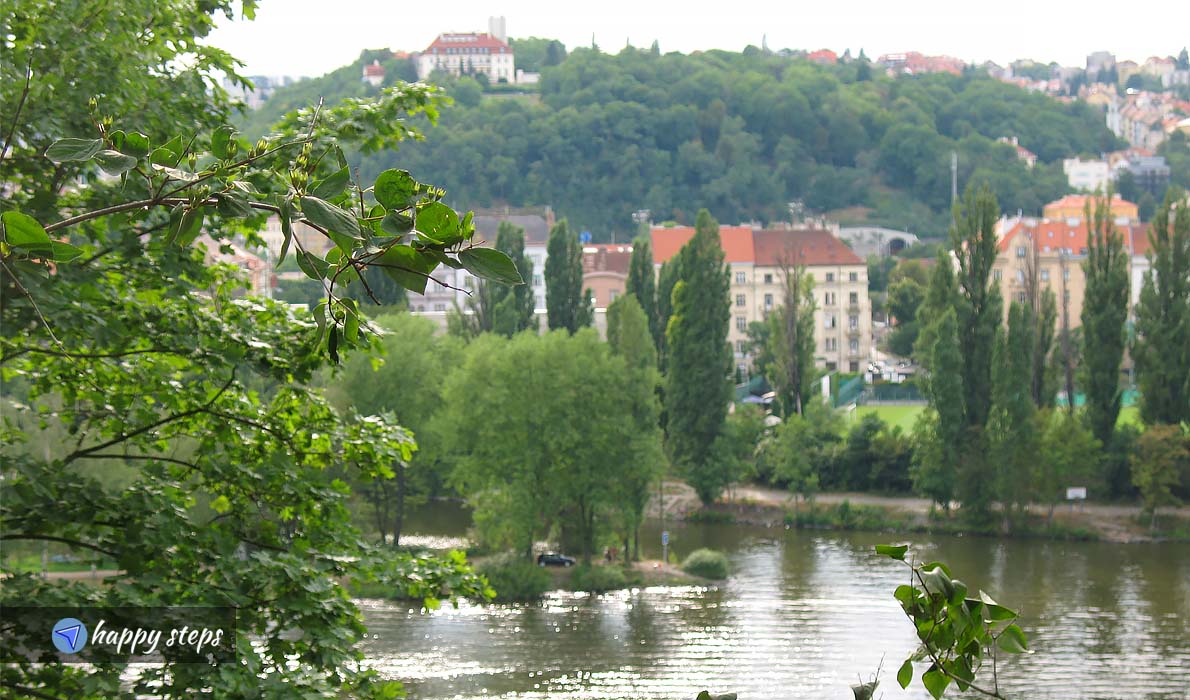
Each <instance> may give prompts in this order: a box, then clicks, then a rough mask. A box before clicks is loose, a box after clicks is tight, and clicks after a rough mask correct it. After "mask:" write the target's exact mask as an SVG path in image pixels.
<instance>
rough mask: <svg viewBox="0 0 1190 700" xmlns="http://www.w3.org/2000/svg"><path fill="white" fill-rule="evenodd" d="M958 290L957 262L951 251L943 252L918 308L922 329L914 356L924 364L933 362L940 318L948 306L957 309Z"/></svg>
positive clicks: (949, 308)
mask: <svg viewBox="0 0 1190 700" xmlns="http://www.w3.org/2000/svg"><path fill="white" fill-rule="evenodd" d="M956 294H957V292H956V290H955V281H954V267H953V263H952V262H951V259H950V255H949V254H946V253H943V254H941V255H939V256H938V259H937V260H936V261H935V264H934V267H933V271H932V272H931V273H930V284H929V286H928V287H926V296H925V299H924V300H923V301H922V303H921V305H920V306H919V307H918V308H917V319H916V321H917V323H918V327H919V328H920V330H919V331H918V334H917V340H916V341H915V342H914V344H913V357H914V359H916V360H917V362H918V363H919V364H920V365H921V366H923V367H927V368H930V367H932V366H933V364H932V363H933V361H934V359H933V358H934V344H935V343H936V342H937V340H938V322H939V321H941V320H942V316H944V315H945V314H946V312H947V310H953V309H954V301H955V295H956Z"/></svg>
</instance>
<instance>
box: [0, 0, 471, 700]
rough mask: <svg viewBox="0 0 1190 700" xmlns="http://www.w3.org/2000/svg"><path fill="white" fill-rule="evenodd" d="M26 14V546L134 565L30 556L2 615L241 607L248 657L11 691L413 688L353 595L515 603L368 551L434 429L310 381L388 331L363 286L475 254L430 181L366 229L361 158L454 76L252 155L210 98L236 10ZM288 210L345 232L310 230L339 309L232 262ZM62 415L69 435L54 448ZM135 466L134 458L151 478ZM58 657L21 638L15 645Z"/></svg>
mask: <svg viewBox="0 0 1190 700" xmlns="http://www.w3.org/2000/svg"><path fill="white" fill-rule="evenodd" d="M240 6H241V8H242V9H243V11H244V13H245V14H247V15H250V14H251V12H252V11H253V9H254V6H255V3H253V2H243V3H241V4H240ZM12 9H13V10H14V11H13V12H10V13H6V15H5V17H4V18H3V19H2V20H0V23H3V27H4V35H5V37H6V40H5V41H6V44H5V60H4V61H0V78H2V79H0V100H2V101H3V103H4V104H6V105H13V106H14V108H13V110H12V111H11V112H10V113H9V114H8V115H6V120H5V124H6V132H5V133H6V135H5V136H4V138H5V143H4V144H3V147H2V149H0V154H2V155H0V189H2V190H3V191H4V192H5V193H6V199H5V200H4V201H3V203H0V209H3V213H2V214H0V222H2V224H0V225H2V236H3V242H2V243H0V263H2V264H0V297H2V298H3V299H4V300H5V303H4V304H3V306H0V329H2V333H0V378H2V379H3V381H4V392H5V393H6V394H7V393H9V391H11V390H13V389H15V388H18V387H14V385H13V380H14V379H17V378H19V380H20V385H19V389H20V391H21V392H22V394H23V396H22V399H23V401H22V404H23V407H22V408H21V409H20V412H21V420H20V421H10V420H9V417H8V416H7V415H6V422H5V425H4V428H3V439H2V440H0V445H2V448H0V449H2V452H0V470H2V473H0V479H2V480H3V483H4V504H3V509H0V538H2V539H3V540H4V542H5V543H6V545H7V543H9V542H43V541H53V542H57V543H61V544H64V545H68V546H70V547H71V548H72V549H73V550H75V551H78V552H95V553H96V554H101V555H103V556H105V557H108V558H110V559H111V560H113V561H114V563H115V567H116V568H118V569H120V570H121V572H122V573H121V575H120V576H119V577H116V578H113V579H109V580H108V581H107V582H106V583H105V585H103V586H91V585H87V584H84V583H82V582H79V581H70V580H54V581H44V580H41V579H39V578H35V577H32V576H30V575H28V574H15V575H12V576H8V574H9V573H10V572H9V571H3V572H0V575H3V576H4V578H5V580H4V586H3V591H2V600H0V604H3V605H14V604H23V605H46V604H49V603H54V604H67V605H79V606H104V605H113V606H144V607H166V606H184V605H204V606H227V607H234V608H237V609H238V611H239V614H238V621H237V639H236V643H237V645H238V647H239V650H240V651H239V654H240V659H241V663H240V664H237V665H229V666H225V667H222V668H221V670H220V673H218V674H215V675H212V674H210V673H200V672H196V671H194V670H193V669H186V668H181V667H179V666H177V665H176V664H170V663H167V664H164V665H161V666H156V667H153V668H144V669H123V668H118V669H117V668H98V667H83V666H75V665H66V664H58V663H54V664H45V665H40V666H37V667H34V666H31V665H29V664H18V665H13V666H10V667H8V668H6V669H5V674H4V677H3V679H0V683H3V685H4V686H5V690H9V689H10V688H13V687H16V686H20V687H24V688H29V689H30V692H31V693H32V694H33V695H37V696H45V694H46V692H47V691H48V692H51V693H54V694H56V695H68V696H70V697H77V698H83V699H84V700H87V699H90V698H107V697H116V696H119V695H121V694H128V693H132V694H135V695H148V694H152V695H154V696H156V697H166V698H190V697H195V696H196V695H202V694H207V695H210V696H212V697H243V696H249V695H250V696H253V697H260V698H289V697H293V696H294V695H295V694H297V695H305V696H310V697H316V696H328V695H350V696H353V697H358V698H372V697H386V698H391V697H394V696H395V695H396V694H398V693H399V691H400V688H399V685H398V684H395V683H390V682H384V681H382V680H381V679H380V678H379V676H378V674H376V673H375V672H374V671H370V670H367V669H365V668H364V667H363V666H362V664H361V661H362V652H361V651H360V650H359V649H358V642H359V640H360V639H361V638H362V636H363V634H364V632H365V629H364V627H363V625H362V623H361V620H360V615H359V611H358V609H357V608H356V607H355V606H354V604H352V603H351V601H350V600H349V598H348V594H347V590H346V589H345V588H344V587H343V586H342V585H341V584H340V582H341V581H366V582H372V583H376V582H384V583H386V584H387V585H389V586H390V587H393V588H400V589H401V590H402V591H403V592H404V594H405V595H406V596H410V597H414V598H418V599H421V600H422V601H423V602H424V604H425V605H426V606H427V607H430V608H433V607H436V606H438V605H439V604H440V599H443V598H455V597H457V596H469V597H476V598H485V597H486V595H487V593H488V591H487V590H486V586H485V585H484V583H483V581H482V579H479V578H477V577H476V576H474V575H473V574H472V573H471V571H470V569H469V567H468V566H467V564H466V562H465V560H464V559H463V558H462V556H461V555H451V556H449V557H447V558H445V559H443V558H436V557H435V558H430V557H423V556H414V555H409V554H404V553H399V552H392V551H389V550H382V549H378V548H376V547H374V546H372V545H370V544H368V542H367V541H366V540H365V539H364V537H363V535H362V534H361V533H360V532H359V531H358V530H357V529H356V528H355V527H354V525H353V522H352V515H353V503H352V502H351V500H350V499H351V488H350V482H352V481H355V480H357V479H360V480H363V479H368V480H371V481H377V482H379V481H387V480H391V479H393V478H395V477H396V474H397V468H398V467H399V466H400V465H401V464H403V463H404V462H407V461H408V460H409V459H410V458H411V455H412V453H413V451H414V449H415V444H414V443H413V441H412V439H411V437H410V436H409V434H408V433H407V432H406V431H405V430H404V429H402V428H401V427H399V426H398V425H396V424H395V423H394V422H393V421H392V420H391V419H388V418H385V417H381V416H376V417H371V418H367V417H365V418H362V419H358V420H351V419H345V418H344V417H343V416H341V415H339V414H338V413H337V412H336V411H334V410H333V409H332V408H331V406H330V405H329V404H328V403H327V402H326V401H325V400H324V399H323V398H322V397H321V395H320V394H319V393H318V392H317V391H315V390H313V389H311V388H309V385H310V384H311V382H312V380H313V379H314V378H315V376H317V373H318V372H319V371H320V370H322V368H323V367H324V366H325V364H326V361H327V359H328V357H329V358H330V359H331V360H337V359H338V358H339V356H340V354H342V355H343V356H345V357H348V358H350V357H352V356H354V355H355V354H357V353H361V354H362V353H365V352H367V351H368V350H370V349H371V348H372V347H373V345H374V342H375V338H376V336H377V333H376V330H375V329H374V328H373V327H372V326H371V324H370V323H369V322H368V321H367V319H365V318H364V317H363V316H362V314H361V311H360V307H359V303H358V302H357V301H356V298H358V296H363V295H358V294H357V296H355V297H353V296H350V295H344V294H343V293H342V290H344V289H345V288H347V287H348V285H354V287H352V288H351V289H352V292H358V290H359V289H360V288H361V287H362V286H363V285H362V283H360V282H359V280H358V279H357V276H358V274H359V271H360V270H361V269H364V268H366V267H367V266H368V265H371V264H373V263H376V266H377V267H378V268H380V267H383V268H384V270H385V272H386V273H388V274H390V276H393V277H395V278H397V281H399V282H401V283H402V284H403V285H404V286H407V287H415V286H417V285H418V284H419V283H420V284H424V279H425V278H424V275H426V274H429V273H430V271H432V270H433V269H434V268H435V267H436V266H437V265H439V264H462V257H463V256H464V253H465V252H466V251H467V250H469V246H468V244H467V243H466V241H467V240H468V237H469V233H470V228H469V222H468V220H467V219H466V218H464V219H461V220H460V219H459V217H458V216H457V214H455V213H454V212H453V211H450V213H449V215H447V214H446V211H449V210H448V208H446V207H445V205H442V204H441V203H440V202H439V201H438V200H439V199H440V198H441V197H442V194H443V193H442V192H441V191H440V190H437V189H436V188H430V187H428V186H425V185H421V184H419V183H417V182H415V181H414V180H413V179H412V178H411V177H408V176H407V175H406V176H404V177H403V178H398V179H400V181H401V182H404V183H405V185H406V186H405V188H404V190H403V192H404V195H403V198H402V199H400V201H394V199H393V198H391V197H389V196H387V195H386V196H385V199H386V201H385V202H380V203H378V204H376V206H374V207H371V208H370V209H368V210H367V211H366V212H365V213H366V214H367V215H366V216H361V215H360V214H359V213H358V208H359V206H360V197H362V196H363V193H361V192H360V190H359V188H358V186H356V185H351V184H349V183H348V181H347V179H346V178H344V177H343V170H344V168H345V167H347V166H348V164H347V163H346V162H345V156H344V155H343V152H342V148H343V147H344V146H347V145H350V144H354V145H355V146H356V147H357V148H359V149H361V150H363V151H369V150H376V149H380V148H388V147H391V146H393V145H395V144H396V143H398V142H400V141H401V140H403V139H406V138H409V137H411V136H413V135H414V133H415V132H413V131H412V130H411V128H410V127H409V125H408V124H407V123H406V122H405V121H404V119H405V118H406V117H407V116H408V115H409V114H411V113H422V114H424V115H426V116H427V117H429V116H432V115H433V113H434V105H435V101H436V96H435V93H434V91H433V90H431V89H429V88H425V87H424V86H421V87H410V88H407V89H404V90H397V91H392V92H389V93H387V94H385V95H383V96H381V97H380V98H379V99H378V100H376V101H349V102H347V103H344V104H342V105H339V106H334V107H327V108H323V109H322V110H317V112H318V113H317V116H315V112H316V110H308V111H306V112H304V113H299V114H294V115H291V116H290V117H289V118H287V119H286V120H285V122H284V123H283V124H282V125H281V126H280V127H279V129H278V132H277V135H275V136H272V137H269V138H267V139H263V140H262V141H259V142H257V143H255V144H252V143H249V142H247V141H246V140H244V139H242V138H240V137H239V136H237V135H236V134H235V132H234V130H233V129H232V128H230V127H229V126H227V125H226V124H225V123H224V122H225V121H226V120H225V117H226V116H227V105H226V102H225V100H224V96H223V94H222V92H221V91H220V90H218V89H216V90H214V91H213V93H212V94H210V95H208V91H207V86H208V85H211V84H213V82H214V73H216V72H218V71H226V72H228V73H229V74H231V75H232V77H233V79H234V77H235V75H234V63H233V62H232V59H231V58H230V57H228V56H227V55H226V54H224V53H223V52H220V51H218V50H217V49H212V48H209V47H207V46H205V45H204V42H202V41H201V39H202V38H203V37H204V36H206V34H207V33H208V32H209V30H210V29H211V27H212V26H213V23H214V19H213V17H212V13H215V12H224V13H230V12H231V9H232V3H229V2H205V3H197V4H196V3H189V2H152V3H150V2H139V1H137V0H133V1H132V2H128V3H120V4H110V3H109V4H103V3H80V2H69V3H44V2H33V1H32V0H21V1H20V2H18V3H17V4H16V5H13V6H12ZM93 95H100V97H98V98H94V99H92V96H93ZM46 153H48V154H49V155H50V156H51V157H52V159H51V158H47V157H43V155H44V154H46ZM100 171H102V172H104V173H106V174H108V175H111V176H112V178H111V179H104V178H100V177H98V175H99V173H100ZM348 172H350V168H348ZM388 177H389V179H392V178H393V177H396V176H395V175H390V176H388ZM262 212H268V213H274V214H278V215H279V216H280V218H281V219H282V222H283V226H284V227H286V228H288V227H289V226H290V225H291V224H292V223H293V222H295V221H300V220H306V221H308V222H309V223H310V224H311V225H313V226H314V227H315V228H316V229H318V230H320V231H321V232H323V233H324V235H326V236H327V237H328V238H329V239H330V240H331V241H332V242H334V244H335V249H334V250H333V251H332V252H331V254H330V255H329V256H327V257H326V258H319V257H317V256H314V255H312V254H310V253H309V252H308V251H305V250H302V249H301V248H300V246H297V245H296V243H295V242H294V239H292V237H291V236H290V235H289V234H288V233H287V234H286V238H287V239H288V240H289V241H290V242H289V245H288V246H287V248H289V247H291V246H292V247H294V250H293V251H292V253H293V255H294V256H296V257H297V262H298V265H299V268H300V269H302V270H303V271H304V272H306V274H307V275H308V276H310V277H311V278H312V279H314V280H317V281H318V282H320V283H325V287H324V292H323V303H322V305H321V306H320V307H318V308H317V309H316V311H315V312H314V313H313V314H311V313H301V314H296V315H295V314H294V313H293V312H292V311H291V310H290V309H289V308H288V307H286V306H285V305H282V304H278V303H275V302H270V301H268V300H262V299H255V298H251V297H243V296H242V295H241V294H240V290H241V288H242V287H243V280H242V279H241V278H240V276H239V275H240V270H239V269H238V268H237V267H235V266H232V265H227V264H214V263H208V262H207V256H208V251H212V252H213V251H214V250H215V249H216V248H217V247H219V246H221V245H223V244H224V243H226V242H228V241H229V240H230V239H231V237H232V236H233V235H236V234H242V235H244V236H245V237H246V238H247V239H248V241H249V242H250V243H256V242H259V239H258V237H257V236H256V235H255V234H254V233H253V231H254V230H255V228H256V227H258V226H259V224H260V223H261V222H262V220H263V214H262ZM414 213H417V214H418V222H417V223H416V224H415V223H414V222H413V221H412V220H411V219H412V215H413V214H414ZM423 218H424V221H423V220H422V219H423ZM384 222H387V223H384ZM394 227H396V228H404V230H403V231H402V232H401V233H400V234H399V235H398V234H393V233H390V232H389V229H392V228H394ZM415 229H416V231H415ZM402 237H403V240H404V242H401V243H398V242H397V241H398V240H399V239H402ZM286 252H287V253H288V252H290V251H288V250H287V251H286ZM394 259H395V260H396V265H395V266H394V265H393V264H392V263H393V262H394ZM447 261H449V263H448V262H447ZM386 263H387V264H388V265H389V266H387V267H385V264H386ZM365 295H366V294H365ZM435 371H441V369H440V368H437V369H436V370H435ZM59 429H62V430H64V431H65V433H66V435H67V436H68V437H66V438H65V439H60V440H56V441H55V442H54V443H53V444H52V445H51V444H50V443H49V442H47V441H46V440H45V438H47V437H50V436H51V435H55V434H56V431H57V430H59ZM35 444H36V445H39V446H42V445H45V446H48V447H49V449H42V450H38V451H33V450H30V449H28V447H29V446H31V445H35ZM110 464H116V465H123V466H124V467H125V469H124V473H123V474H122V475H121V477H122V479H123V484H122V486H123V488H112V484H113V483H114V482H113V481H112V480H111V479H110V476H111V474H110V469H109V467H108V465H110ZM293 630H301V631H302V634H300V635H295V634H293V633H292V632H293ZM249 642H252V643H249ZM35 644H40V641H37V642H35V641H33V640H24V639H18V638H11V637H5V638H4V639H3V640H2V641H0V646H4V649H3V650H0V651H2V652H3V655H4V656H5V657H11V656H13V653H12V650H13V648H14V647H15V646H18V645H24V646H25V647H32V646H33V645H35ZM295 660H298V661H300V663H294V661H295ZM129 674H131V675H129ZM22 692H23V691H22Z"/></svg>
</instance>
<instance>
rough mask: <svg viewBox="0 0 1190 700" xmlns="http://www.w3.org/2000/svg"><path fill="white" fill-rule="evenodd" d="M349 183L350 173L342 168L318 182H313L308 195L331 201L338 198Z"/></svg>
mask: <svg viewBox="0 0 1190 700" xmlns="http://www.w3.org/2000/svg"><path fill="white" fill-rule="evenodd" d="M350 181H351V173H350V172H349V171H348V170H347V168H342V169H340V170H339V171H338V172H335V173H331V174H330V175H327V176H326V177H325V178H323V179H321V180H319V181H318V182H315V183H314V186H313V187H312V188H311V189H310V194H312V195H314V196H315V197H318V198H319V199H331V198H333V197H337V196H339V194H341V193H342V192H343V190H344V188H346V187H347V183H348V182H350Z"/></svg>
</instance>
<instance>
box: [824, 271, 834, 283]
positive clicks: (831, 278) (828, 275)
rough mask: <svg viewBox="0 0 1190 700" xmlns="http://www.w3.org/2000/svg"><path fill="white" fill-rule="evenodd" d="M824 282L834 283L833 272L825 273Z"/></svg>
mask: <svg viewBox="0 0 1190 700" xmlns="http://www.w3.org/2000/svg"><path fill="white" fill-rule="evenodd" d="M826 281H827V282H834V281H835V273H833V272H828V273H826Z"/></svg>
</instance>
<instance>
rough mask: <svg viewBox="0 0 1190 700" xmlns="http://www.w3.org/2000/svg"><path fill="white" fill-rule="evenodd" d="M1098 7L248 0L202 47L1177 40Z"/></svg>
mask: <svg viewBox="0 0 1190 700" xmlns="http://www.w3.org/2000/svg"><path fill="white" fill-rule="evenodd" d="M1127 7H1128V6H1127V5H1121V4H1120V3H1119V2H1111V3H1108V2H1104V1H1103V0H1084V1H1083V2H1079V3H1074V2H1067V1H1066V0H998V1H996V2H979V3H975V2H969V1H968V2H962V1H961V0H920V1H917V2H914V1H913V0H909V1H908V2H905V1H902V2H890V1H888V0H825V1H818V2H807V1H806V0H741V1H737V2H726V3H724V2H717V3H707V7H706V8H705V9H704V8H703V7H700V6H699V4H698V3H693V2H690V1H689V0H687V1H686V2H682V3H677V2H671V1H666V2H643V1H642V0H597V1H596V2H582V3H567V2H557V1H556V0H551V1H550V2H545V1H544V0H505V2H502V3H500V2H496V3H493V2H475V1H474V0H449V1H447V2H430V3H426V4H424V5H422V4H417V3H407V2H399V1H396V0H262V2H261V3H260V9H259V10H258V11H257V15H256V20H255V21H254V22H246V21H243V20H238V19H237V21H234V22H221V23H220V27H219V28H218V29H217V30H216V31H215V32H214V33H213V34H212V35H211V36H210V37H209V41H208V43H210V44H212V45H214V46H217V47H219V48H222V49H226V50H228V51H230V52H231V53H232V55H234V56H236V57H237V58H239V59H240V60H242V61H244V63H245V64H246V67H245V73H246V74H247V75H295V76H296V75H321V74H323V73H326V72H327V71H330V70H333V69H335V68H338V67H339V66H342V65H344V64H347V63H350V62H351V61H353V60H355V58H356V57H358V56H359V52H360V50H361V49H365V48H369V49H371V48H391V49H394V50H398V49H403V50H406V51H418V50H421V49H423V48H425V47H426V46H427V45H428V44H429V43H430V42H431V41H432V40H433V39H434V37H435V36H437V35H438V33H440V32H445V31H460V32H466V31H487V27H488V17H489V16H491V15H497V14H498V15H503V16H504V17H505V18H506V21H507V27H508V35H509V36H511V37H513V38H516V37H529V36H539V37H549V38H553V39H559V40H561V41H562V42H563V43H564V44H566V46H567V47H568V48H573V47H575V46H587V45H589V44H590V42H591V37H592V34H593V35H594V37H595V41H596V42H597V43H598V44H599V46H600V48H602V49H603V50H604V51H611V52H614V51H618V50H619V49H620V48H621V47H623V46H624V44H625V42H626V41H630V42H631V43H632V44H633V45H634V46H641V47H647V46H649V45H650V44H652V42H653V40H654V39H656V40H657V41H658V42H659V43H660V46H661V50H662V51H666V52H668V51H681V52H683V53H689V52H691V51H696V50H699V49H711V48H720V49H728V50H732V51H739V50H741V49H743V48H744V47H745V46H747V45H748V44H754V45H756V46H759V45H760V44H761V41H762V39H763V38H764V37H765V36H766V35H767V39H768V45H769V47H770V48H772V49H781V48H790V49H809V50H813V49H819V48H828V49H832V50H834V51H836V52H838V53H840V54H841V53H843V51H844V50H845V49H848V48H850V49H851V51H852V53H853V54H858V53H859V50H860V49H861V48H862V49H864V50H865V51H866V52H867V54H868V55H869V56H871V57H872V58H876V57H877V56H879V55H880V54H883V53H892V52H899V51H921V52H922V53H926V54H948V55H951V56H957V57H959V58H962V59H964V60H966V61H975V62H982V61H985V60H989V59H990V60H993V61H996V62H997V63H1000V64H1004V63H1007V62H1008V61H1011V60H1013V59H1017V58H1032V59H1034V60H1037V61H1041V62H1049V61H1057V62H1059V63H1061V64H1063V65H1079V66H1081V65H1084V64H1085V61H1086V55H1087V54H1088V53H1090V52H1092V51H1097V50H1109V51H1112V52H1113V53H1115V54H1116V57H1117V58H1118V59H1120V60H1123V59H1129V58H1130V59H1132V60H1135V61H1137V62H1143V61H1144V59H1145V58H1147V57H1148V56H1151V55H1161V56H1166V55H1174V54H1177V52H1178V51H1180V50H1181V49H1182V47H1183V46H1185V45H1186V44H1187V43H1190V0H1153V1H1152V2H1146V3H1142V4H1141V5H1137V6H1135V8H1136V11H1135V12H1129V11H1127Z"/></svg>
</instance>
